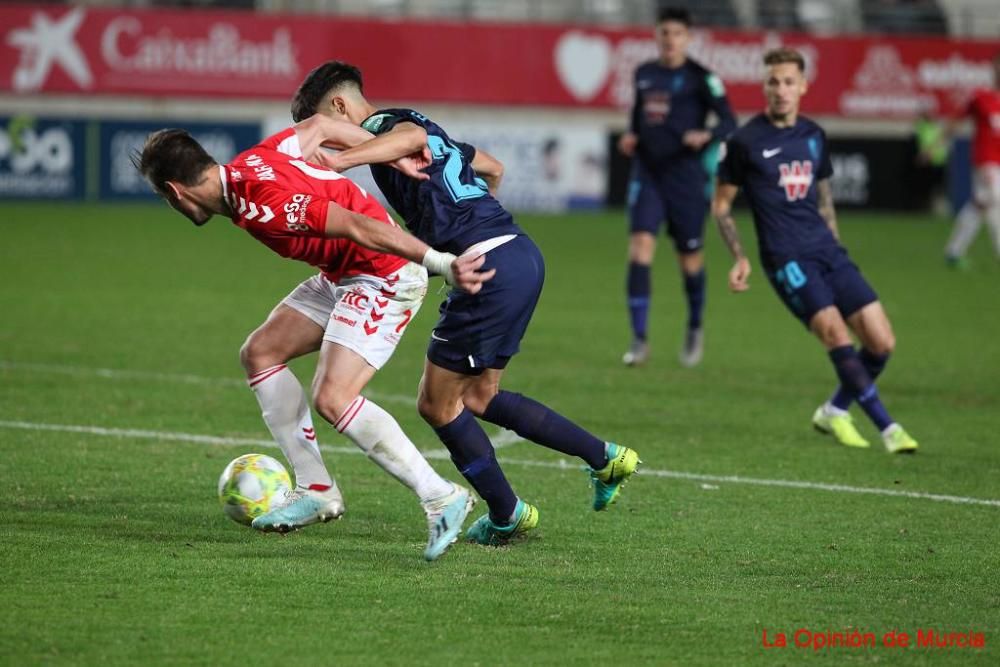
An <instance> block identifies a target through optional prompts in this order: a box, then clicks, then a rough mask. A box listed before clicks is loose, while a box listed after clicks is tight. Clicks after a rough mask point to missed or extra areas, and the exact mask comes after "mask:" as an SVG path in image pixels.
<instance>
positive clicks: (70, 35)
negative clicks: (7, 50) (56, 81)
mask: <svg viewBox="0 0 1000 667" xmlns="http://www.w3.org/2000/svg"><path fill="white" fill-rule="evenodd" d="M83 17H84V11H83V9H81V8H79V7H77V8H76V9H73V10H72V11H69V12H67V13H66V14H65V15H64V16H63V17H62V18H59V19H51V18H49V16H48V15H47V14H45V13H43V12H35V13H34V14H33V15H32V17H31V27H24V28H16V29H14V30H11V31H10V34H9V35H8V36H7V43H8V44H10V45H11V46H13V47H14V48H16V49H18V50H20V52H21V60H20V62H18V64H17V67H16V68H15V69H14V74H13V76H12V78H11V85H12V87H13V88H14V90H16V91H19V92H23V91H33V90H39V89H41V87H42V86H43V85H44V84H45V81H46V80H47V79H48V78H49V73H50V72H51V71H52V68H53V66H55V65H59V67H60V68H61V69H62V70H63V71H64V72H65V73H66V74H67V75H69V78H71V79H72V80H73V82H74V83H75V84H76V85H78V86H79V87H80V88H90V87H91V86H92V85H93V83H94V77H93V75H92V74H91V73H90V66H89V65H88V64H87V59H86V57H85V56H84V55H83V51H81V50H80V46H79V45H78V44H77V43H76V31H77V30H79V29H80V24H81V23H83Z"/></svg>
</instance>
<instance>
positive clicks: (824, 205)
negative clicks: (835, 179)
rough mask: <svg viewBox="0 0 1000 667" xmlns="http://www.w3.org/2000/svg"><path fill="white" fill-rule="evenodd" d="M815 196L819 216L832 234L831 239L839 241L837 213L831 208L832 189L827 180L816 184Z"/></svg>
mask: <svg viewBox="0 0 1000 667" xmlns="http://www.w3.org/2000/svg"><path fill="white" fill-rule="evenodd" d="M816 194H817V195H818V196H819V202H818V208H819V214H820V215H821V216H823V219H824V220H826V226H827V227H829V228H830V232H832V233H833V238H835V239H837V241H840V230H839V229H837V211H836V210H835V209H834V207H833V188H832V187H831V185H830V179H829V178H824V179H823V180H821V181H819V182H818V183H816Z"/></svg>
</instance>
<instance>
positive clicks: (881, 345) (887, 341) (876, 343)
mask: <svg viewBox="0 0 1000 667" xmlns="http://www.w3.org/2000/svg"><path fill="white" fill-rule="evenodd" d="M865 347H867V348H868V351H869V352H871V353H872V354H877V355H878V356H880V357H886V356H889V355H890V354H892V353H893V351H894V350H895V349H896V336H895V335H894V334H893V333H892V332H891V331H889V332H886V333H885V334H883V335H881V336H879V337H878V338H877V339H875V340H873V341H869V342H868V345H866V346H865Z"/></svg>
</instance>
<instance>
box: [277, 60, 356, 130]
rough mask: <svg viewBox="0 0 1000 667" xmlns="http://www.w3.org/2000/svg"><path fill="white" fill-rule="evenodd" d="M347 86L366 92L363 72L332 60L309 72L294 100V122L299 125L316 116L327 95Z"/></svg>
mask: <svg viewBox="0 0 1000 667" xmlns="http://www.w3.org/2000/svg"><path fill="white" fill-rule="evenodd" d="M345 84H347V85H354V86H357V88H358V91H359V92H364V84H363V83H362V82H361V70H359V69H358V68H357V67H355V66H354V65H350V64H348V63H345V62H341V61H340V60H331V61H329V62H325V63H323V64H322V65H320V66H319V67H317V68H315V69H314V70H313V71H311V72H309V74H307V75H306V78H305V79H304V80H303V81H302V85H300V86H299V89H298V90H297V91H295V97H293V98H292V120H294V121H295V122H296V123H298V122H299V121H301V120H305V119H306V118H309V116H312V115H313V114H315V113H316V109H317V108H319V105H320V102H322V101H323V98H324V97H325V96H326V94H327V93H329V92H330V91H331V90H333V89H335V88H339V87H341V86H343V85H345Z"/></svg>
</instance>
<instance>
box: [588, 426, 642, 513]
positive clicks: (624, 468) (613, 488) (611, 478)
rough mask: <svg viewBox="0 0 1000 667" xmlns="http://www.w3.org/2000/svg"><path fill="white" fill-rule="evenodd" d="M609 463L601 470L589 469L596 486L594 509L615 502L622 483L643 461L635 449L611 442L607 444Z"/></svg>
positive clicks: (603, 507)
mask: <svg viewBox="0 0 1000 667" xmlns="http://www.w3.org/2000/svg"><path fill="white" fill-rule="evenodd" d="M606 451H607V455H608V463H607V465H606V466H604V467H603V468H601V469H600V470H594V469H589V474H590V482H591V484H592V485H593V487H594V510H595V511H597V512H600V511H601V510H603V509H607V507H608V505H610V504H611V503H613V502H615V499H616V498H617V497H618V494H619V492H621V489H622V485H623V484H625V482H626V481H628V478H629V477H631V476H632V475H633V473H635V470H636V468H638V467H639V464H640V463H642V461H641V460H639V455H638V454H637V453H636V451H635V450H634V449H629V448H628V447H622V446H621V445H616V444H615V443H613V442H609V443H608V444H607V446H606Z"/></svg>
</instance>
